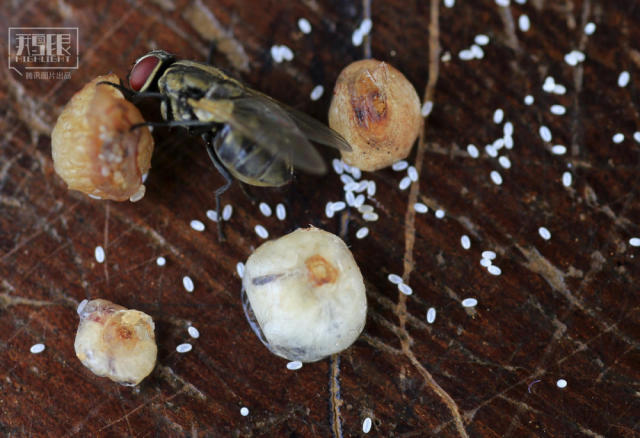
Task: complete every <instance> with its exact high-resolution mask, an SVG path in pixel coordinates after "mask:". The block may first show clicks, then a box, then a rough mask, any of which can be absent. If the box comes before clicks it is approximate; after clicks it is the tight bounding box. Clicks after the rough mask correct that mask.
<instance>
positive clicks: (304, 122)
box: [249, 90, 351, 152]
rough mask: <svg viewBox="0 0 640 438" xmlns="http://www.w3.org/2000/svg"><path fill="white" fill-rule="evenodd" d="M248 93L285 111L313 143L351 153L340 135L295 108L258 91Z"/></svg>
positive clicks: (347, 144) (349, 147)
mask: <svg viewBox="0 0 640 438" xmlns="http://www.w3.org/2000/svg"><path fill="white" fill-rule="evenodd" d="M249 91H251V92H253V93H255V94H257V95H258V96H260V97H262V98H263V99H265V100H268V101H269V102H272V103H273V104H274V105H278V106H279V107H280V108H282V109H283V110H284V111H286V112H287V114H288V115H289V116H290V117H291V119H292V120H293V121H294V122H295V123H296V125H297V126H298V128H300V130H301V131H302V133H303V134H304V135H305V136H306V137H307V138H308V139H309V140H312V141H315V142H316V143H320V144H323V145H325V146H331V147H333V148H336V149H338V150H341V151H344V152H351V146H350V145H349V142H347V140H345V139H344V137H342V135H340V134H339V133H337V132H336V131H334V130H333V129H331V128H329V127H328V126H326V125H325V124H323V123H321V122H319V121H318V120H316V119H314V118H313V117H311V116H309V115H307V114H305V113H303V112H302V111H298V110H297V109H295V108H292V107H290V106H288V105H285V104H283V103H281V102H278V101H277V100H275V99H273V98H271V97H269V96H267V95H266V94H262V93H260V92H259V91H255V90H249Z"/></svg>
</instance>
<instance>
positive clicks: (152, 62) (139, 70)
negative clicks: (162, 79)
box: [129, 56, 160, 91]
mask: <svg viewBox="0 0 640 438" xmlns="http://www.w3.org/2000/svg"><path fill="white" fill-rule="evenodd" d="M159 62H160V59H159V58H158V57H157V56H147V57H145V58H143V59H141V60H140V61H138V62H137V63H136V65H134V66H133V68H132V69H131V74H130V75H129V86H130V87H131V89H132V90H133V91H141V90H142V88H143V87H144V86H145V85H146V84H147V81H148V80H149V77H150V76H151V74H152V73H153V71H154V70H155V68H156V66H157V65H158V63H159Z"/></svg>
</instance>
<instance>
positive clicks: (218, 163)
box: [202, 133, 233, 242]
mask: <svg viewBox="0 0 640 438" xmlns="http://www.w3.org/2000/svg"><path fill="white" fill-rule="evenodd" d="M202 137H203V138H204V140H205V142H206V143H207V153H208V154H209V158H211V161H212V162H213V165H214V166H215V167H216V169H217V170H218V172H220V175H222V177H223V178H224V180H225V183H224V185H222V186H220V187H218V188H217V189H216V191H215V195H216V217H217V219H218V222H217V225H218V240H219V241H220V242H224V241H225V240H227V239H226V236H225V235H224V232H223V231H222V214H221V209H220V197H221V196H222V194H223V193H224V192H226V191H227V190H228V189H229V187H231V182H232V181H233V178H232V177H231V174H230V173H229V171H228V170H227V169H226V168H225V167H224V165H223V164H222V162H221V161H220V159H219V158H218V155H216V151H215V150H214V149H213V135H211V134H209V133H207V134H203V135H202Z"/></svg>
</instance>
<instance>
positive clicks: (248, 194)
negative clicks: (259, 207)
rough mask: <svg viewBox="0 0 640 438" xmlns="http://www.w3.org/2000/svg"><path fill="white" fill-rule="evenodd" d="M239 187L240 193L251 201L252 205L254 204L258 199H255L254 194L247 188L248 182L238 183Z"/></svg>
mask: <svg viewBox="0 0 640 438" xmlns="http://www.w3.org/2000/svg"><path fill="white" fill-rule="evenodd" d="M240 188H241V189H242V193H244V195H245V196H246V197H247V198H248V199H249V201H251V203H252V204H253V205H256V203H257V202H258V200H257V199H256V197H255V196H253V193H251V189H250V188H249V184H245V183H243V182H241V183H240Z"/></svg>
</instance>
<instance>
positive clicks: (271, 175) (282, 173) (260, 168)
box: [214, 125, 292, 187]
mask: <svg viewBox="0 0 640 438" xmlns="http://www.w3.org/2000/svg"><path fill="white" fill-rule="evenodd" d="M214 149H215V151H216V154H217V155H218V157H219V158H220V161H222V163H223V164H224V165H225V167H226V168H227V169H228V170H229V171H230V172H231V173H232V174H233V176H235V177H236V178H238V179H239V180H241V181H242V182H244V183H247V184H251V185H254V186H269V187H277V186H281V185H284V184H286V183H288V182H289V181H290V180H291V172H292V166H291V160H289V159H288V157H286V156H283V155H275V154H273V153H272V152H270V151H269V150H267V149H266V148H263V147H259V146H258V145H256V143H254V142H253V141H251V140H248V139H246V138H244V137H243V136H242V135H241V134H238V133H235V132H233V131H232V130H231V128H230V127H229V125H225V126H224V127H223V128H222V129H221V130H220V131H219V132H218V134H217V135H216V137H215V139H214Z"/></svg>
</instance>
